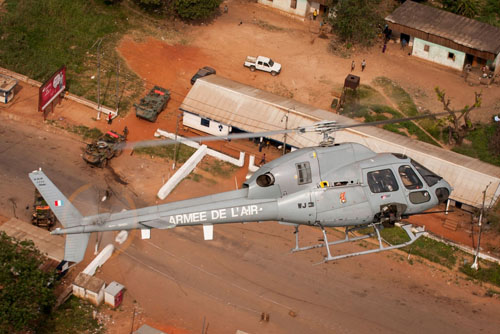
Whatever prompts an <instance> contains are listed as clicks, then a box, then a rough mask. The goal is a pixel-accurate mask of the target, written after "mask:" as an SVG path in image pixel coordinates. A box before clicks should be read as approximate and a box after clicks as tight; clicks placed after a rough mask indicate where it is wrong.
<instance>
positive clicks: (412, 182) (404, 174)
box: [399, 165, 423, 189]
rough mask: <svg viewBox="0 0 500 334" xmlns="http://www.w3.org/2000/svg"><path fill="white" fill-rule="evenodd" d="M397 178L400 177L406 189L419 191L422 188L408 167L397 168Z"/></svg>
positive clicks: (415, 175) (420, 182)
mask: <svg viewBox="0 0 500 334" xmlns="http://www.w3.org/2000/svg"><path fill="white" fill-rule="evenodd" d="M399 176H401V181H403V184H404V186H405V187H406V189H421V188H422V186H423V184H422V181H420V179H419V178H418V176H417V174H416V173H415V172H414V171H413V169H412V168H411V167H410V166H408V165H405V166H400V167H399Z"/></svg>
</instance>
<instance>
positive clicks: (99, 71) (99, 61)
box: [97, 39, 102, 120]
mask: <svg viewBox="0 0 500 334" xmlns="http://www.w3.org/2000/svg"><path fill="white" fill-rule="evenodd" d="M101 42H102V39H100V40H99V42H98V43H97V119H98V120H99V119H101Z"/></svg>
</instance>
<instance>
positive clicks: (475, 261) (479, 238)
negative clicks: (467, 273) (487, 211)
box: [470, 182, 491, 270]
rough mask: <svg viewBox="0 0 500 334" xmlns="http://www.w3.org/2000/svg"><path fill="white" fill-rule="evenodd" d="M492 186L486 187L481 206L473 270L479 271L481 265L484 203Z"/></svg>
mask: <svg viewBox="0 0 500 334" xmlns="http://www.w3.org/2000/svg"><path fill="white" fill-rule="evenodd" d="M490 185H491V182H490V183H489V184H488V185H487V186H486V188H485V189H484V191H483V205H482V206H481V212H480V213H479V223H478V225H479V235H478V237H477V248H476V256H475V257H474V263H473V264H472V265H471V266H470V267H471V268H472V269H475V270H478V269H479V265H478V263H477V259H478V257H479V245H480V244H481V226H482V220H483V214H484V202H485V201H486V191H487V190H488V187H489V186H490Z"/></svg>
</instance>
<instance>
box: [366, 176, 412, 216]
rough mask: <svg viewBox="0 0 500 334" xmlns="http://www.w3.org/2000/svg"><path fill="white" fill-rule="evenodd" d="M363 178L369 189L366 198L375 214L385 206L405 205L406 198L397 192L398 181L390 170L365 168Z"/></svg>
mask: <svg viewBox="0 0 500 334" xmlns="http://www.w3.org/2000/svg"><path fill="white" fill-rule="evenodd" d="M363 176H364V178H365V184H367V185H368V189H369V191H368V192H367V196H368V198H369V201H370V203H371V206H372V209H373V210H375V212H378V211H380V207H381V206H383V205H386V204H391V203H400V204H404V205H405V206H406V205H407V201H406V197H405V196H404V194H403V192H401V191H399V190H400V189H399V185H398V181H397V180H396V177H395V176H394V172H393V170H392V168H383V167H378V168H367V169H364V170H363Z"/></svg>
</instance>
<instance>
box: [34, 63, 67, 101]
mask: <svg viewBox="0 0 500 334" xmlns="http://www.w3.org/2000/svg"><path fill="white" fill-rule="evenodd" d="M65 89H66V66H63V67H61V68H60V69H58V70H57V71H56V72H55V73H54V74H52V76H51V77H50V79H49V80H47V81H45V83H44V84H43V85H42V86H41V87H40V91H39V96H38V111H44V110H45V108H47V106H48V105H50V103H51V102H52V101H54V99H55V98H56V97H58V96H59V94H61V93H62V92H63V91H64V90H65Z"/></svg>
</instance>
